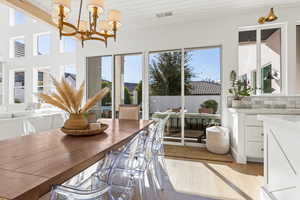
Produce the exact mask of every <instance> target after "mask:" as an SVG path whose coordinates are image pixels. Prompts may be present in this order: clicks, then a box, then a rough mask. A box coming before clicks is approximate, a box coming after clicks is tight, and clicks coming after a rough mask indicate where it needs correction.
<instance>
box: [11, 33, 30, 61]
mask: <svg viewBox="0 0 300 200" xmlns="http://www.w3.org/2000/svg"><path fill="white" fill-rule="evenodd" d="M20 39H22V40H23V41H24V56H20V57H16V48H15V41H16V40H20ZM25 57H26V41H25V36H23V35H21V36H16V37H11V38H10V39H9V58H11V59H14V58H25Z"/></svg>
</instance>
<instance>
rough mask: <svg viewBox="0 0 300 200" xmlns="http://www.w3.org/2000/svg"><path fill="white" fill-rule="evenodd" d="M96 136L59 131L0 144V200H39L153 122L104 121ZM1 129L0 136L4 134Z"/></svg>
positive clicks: (4, 141) (37, 134)
mask: <svg viewBox="0 0 300 200" xmlns="http://www.w3.org/2000/svg"><path fill="white" fill-rule="evenodd" d="M101 122H102V123H106V124H108V125H109V128H108V129H107V130H106V131H105V133H103V134H100V135H95V136H85V137H78V136H67V135H65V134H64V133H62V132H61V131H60V130H59V129H56V130H50V131H46V132H42V133H35V134H32V135H28V136H23V137H18V138H14V139H10V140H3V141H0V200H3V199H4V200H12V199H14V200H37V199H39V198H40V197H41V196H43V195H44V194H46V193H47V192H49V191H50V190H51V186H52V185H54V184H62V183H64V182H65V181H67V180H68V179H70V178H71V177H73V176H75V175H76V174H78V173H80V172H81V171H83V170H85V169H86V168H88V167H89V166H91V165H93V164H94V163H96V162H97V161H99V160H101V159H102V158H103V157H104V155H105V153H106V152H108V151H110V150H111V149H114V148H119V147H120V146H121V145H124V144H125V143H126V142H128V141H129V140H130V139H132V138H133V137H134V136H135V135H136V134H137V133H138V132H140V131H141V130H144V129H147V128H148V126H149V125H150V124H151V123H152V121H151V120H118V119H114V120H113V119H102V120H101ZM1 131H2V130H0V134H1Z"/></svg>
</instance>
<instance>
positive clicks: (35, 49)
mask: <svg viewBox="0 0 300 200" xmlns="http://www.w3.org/2000/svg"><path fill="white" fill-rule="evenodd" d="M44 35H49V38H50V41H49V52H48V53H47V54H42V55H39V54H38V50H39V41H38V38H39V37H40V36H44ZM32 50H33V56H48V55H50V54H51V32H42V33H36V34H34V35H33V48H32Z"/></svg>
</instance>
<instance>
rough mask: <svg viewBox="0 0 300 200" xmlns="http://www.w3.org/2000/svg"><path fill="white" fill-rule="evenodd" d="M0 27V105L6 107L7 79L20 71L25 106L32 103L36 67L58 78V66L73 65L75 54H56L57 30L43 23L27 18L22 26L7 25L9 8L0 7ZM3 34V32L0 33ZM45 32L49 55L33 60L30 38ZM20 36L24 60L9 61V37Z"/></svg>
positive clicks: (31, 40) (12, 59)
mask: <svg viewBox="0 0 300 200" xmlns="http://www.w3.org/2000/svg"><path fill="white" fill-rule="evenodd" d="M0 12H1V18H0V25H1V27H2V29H1V33H0V36H1V45H0V46H1V47H0V57H3V59H4V61H5V62H4V67H5V71H4V77H5V78H4V104H5V105H7V104H9V103H10V102H9V92H12V90H10V89H9V88H10V87H11V86H12V82H11V83H10V82H9V80H8V77H9V76H10V74H11V73H13V71H14V70H18V69H24V70H25V73H26V78H25V87H26V90H25V94H26V95H25V103H30V102H32V101H33V85H35V84H33V80H34V78H33V77H34V74H33V73H34V71H36V70H33V69H34V68H37V67H48V66H50V67H51V73H52V74H53V75H54V76H56V77H57V78H58V77H59V76H60V75H61V72H60V71H61V66H62V65H69V64H76V58H75V57H76V51H75V52H73V53H60V40H59V34H58V30H57V29H56V28H54V27H52V26H49V25H47V24H45V23H43V22H40V21H38V20H37V21H36V20H33V19H32V18H30V17H29V16H28V17H26V23H25V24H19V25H15V26H10V25H9V12H10V11H9V8H8V7H7V6H4V5H2V4H0ZM2 31H3V32H2ZM44 32H49V33H50V37H51V42H50V44H51V45H50V46H51V47H50V48H51V50H50V54H49V55H39V56H35V55H34V53H33V50H34V49H33V47H34V35H35V34H37V33H44ZM17 36H24V38H25V57H23V58H9V39H10V38H12V37H17ZM3 38H4V39H3Z"/></svg>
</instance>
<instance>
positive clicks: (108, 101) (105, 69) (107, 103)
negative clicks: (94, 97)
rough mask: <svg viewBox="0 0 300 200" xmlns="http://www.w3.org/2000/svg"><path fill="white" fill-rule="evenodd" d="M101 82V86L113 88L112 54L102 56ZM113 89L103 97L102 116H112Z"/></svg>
mask: <svg viewBox="0 0 300 200" xmlns="http://www.w3.org/2000/svg"><path fill="white" fill-rule="evenodd" d="M99 67H100V70H99V71H100V77H99V78H100V79H99V80H100V82H101V88H105V87H109V88H110V89H112V56H103V57H100V66H99ZM111 94H112V93H111V91H110V92H109V94H108V95H107V96H106V97H104V98H103V99H102V102H101V118H111V117H112V96H111Z"/></svg>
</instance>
